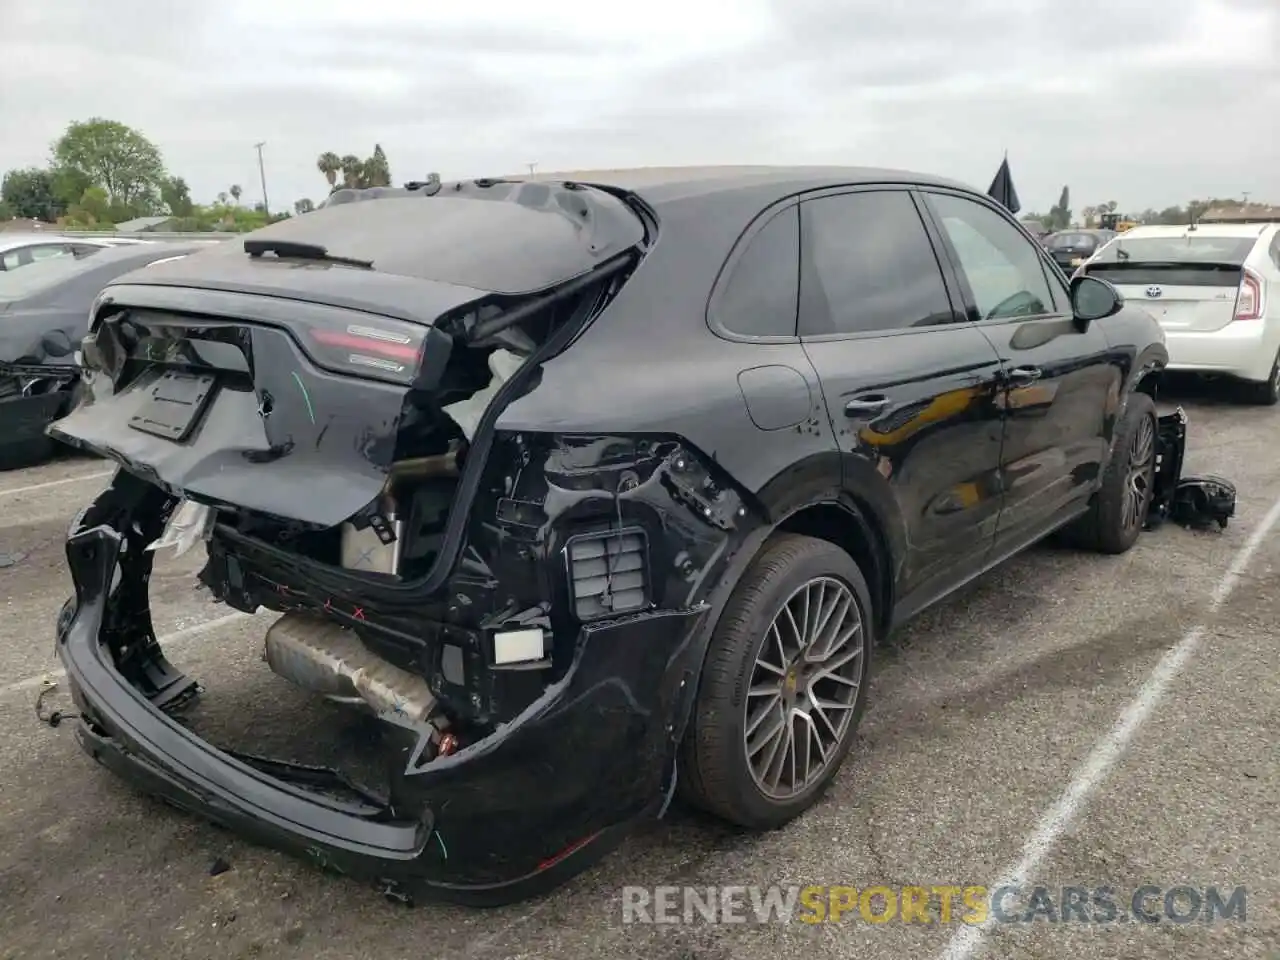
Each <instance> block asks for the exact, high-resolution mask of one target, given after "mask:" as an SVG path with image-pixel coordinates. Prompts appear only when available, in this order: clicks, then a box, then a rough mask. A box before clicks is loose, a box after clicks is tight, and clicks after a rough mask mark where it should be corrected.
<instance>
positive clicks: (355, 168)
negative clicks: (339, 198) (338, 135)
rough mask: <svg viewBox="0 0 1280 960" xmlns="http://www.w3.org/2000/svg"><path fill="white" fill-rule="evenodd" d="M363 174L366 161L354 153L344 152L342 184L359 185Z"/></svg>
mask: <svg viewBox="0 0 1280 960" xmlns="http://www.w3.org/2000/svg"><path fill="white" fill-rule="evenodd" d="M363 176H364V161H363V160H361V159H360V158H359V157H357V156H356V155H355V154H354V153H348V154H344V155H343V157H342V185H343V186H344V187H359V186H360V180H361V178H362V177H363Z"/></svg>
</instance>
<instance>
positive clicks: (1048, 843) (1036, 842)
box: [939, 500, 1280, 960]
mask: <svg viewBox="0 0 1280 960" xmlns="http://www.w3.org/2000/svg"><path fill="white" fill-rule="evenodd" d="M1277 522H1280V500H1277V501H1276V502H1275V503H1273V504H1272V505H1271V509H1270V510H1268V511H1267V515H1266V516H1265V517H1263V518H1262V522H1261V523H1259V524H1258V525H1257V526H1256V527H1255V528H1254V529H1253V532H1252V533H1251V534H1249V539H1248V540H1246V541H1245V544H1244V546H1243V547H1241V548H1240V551H1239V552H1238V553H1237V554H1236V555H1235V558H1234V559H1233V560H1232V561H1231V566H1230V567H1229V568H1228V569H1227V572H1226V574H1225V575H1224V576H1223V578H1222V579H1221V580H1220V581H1219V582H1218V585H1217V587H1216V588H1215V589H1214V591H1213V594H1212V596H1211V597H1210V600H1209V612H1210V613H1213V612H1216V611H1217V610H1218V608H1219V607H1221V606H1222V604H1224V603H1225V602H1226V601H1227V598H1228V597H1230V596H1231V592H1232V591H1233V590H1234V589H1235V588H1236V585H1237V584H1238V583H1239V582H1240V577H1241V576H1242V575H1243V574H1244V572H1245V569H1246V568H1247V567H1248V565H1249V561H1250V560H1252V559H1253V555H1254V554H1255V553H1256V552H1257V550H1258V547H1259V546H1260V545H1261V544H1262V541H1263V540H1265V539H1266V537H1267V535H1268V534H1269V533H1270V532H1271V528H1272V527H1274V526H1275V525H1276V523H1277ZM1206 629H1207V627H1206V626H1205V624H1199V625H1197V626H1195V627H1192V628H1191V629H1190V630H1188V631H1187V633H1186V635H1185V636H1183V638H1182V639H1181V640H1179V641H1178V643H1177V645H1176V646H1175V647H1173V648H1172V649H1171V650H1169V651H1168V652H1167V653H1165V655H1164V656H1163V657H1161V658H1160V662H1159V663H1157V664H1156V666H1155V669H1154V670H1152V671H1151V674H1150V675H1149V676H1148V677H1147V679H1146V680H1145V681H1144V682H1143V684H1142V687H1141V688H1140V689H1139V690H1138V695H1137V696H1136V697H1134V698H1133V700H1132V701H1130V703H1129V705H1128V706H1127V707H1125V709H1124V711H1123V712H1122V713H1121V714H1120V716H1119V718H1118V719H1117V720H1116V723H1115V726H1114V727H1112V728H1111V730H1110V732H1108V733H1107V735H1106V736H1105V737H1103V738H1102V739H1101V740H1099V741H1098V742H1097V743H1096V744H1095V745H1094V748H1093V750H1092V751H1090V753H1089V756H1088V757H1087V758H1086V759H1085V761H1084V763H1083V764H1081V766H1080V768H1079V769H1078V770H1076V772H1075V774H1074V776H1072V778H1071V781H1070V782H1069V783H1068V784H1067V788H1066V790H1065V791H1063V793H1062V796H1061V797H1059V798H1058V802H1057V803H1055V804H1054V805H1053V806H1052V807H1051V808H1050V809H1049V810H1048V811H1047V812H1046V813H1045V815H1044V816H1043V817H1042V818H1041V819H1040V823H1039V825H1038V826H1037V827H1036V830H1035V832H1034V833H1033V834H1031V836H1030V837H1028V838H1027V841H1026V843H1024V844H1023V847H1022V859H1020V860H1019V861H1018V862H1017V863H1016V864H1014V865H1013V866H1012V867H1010V868H1009V869H1008V870H1006V871H1005V873H1004V875H1003V876H1002V877H1001V878H1000V879H999V880H997V881H995V882H994V883H992V884H991V885H990V887H988V889H991V890H995V889H998V888H999V887H1002V886H1016V885H1018V884H1025V883H1027V882H1028V878H1029V877H1030V875H1031V874H1032V872H1033V871H1035V870H1036V869H1037V868H1038V867H1039V866H1040V864H1041V863H1042V862H1043V861H1044V859H1045V857H1046V856H1048V854H1049V852H1050V851H1051V850H1052V849H1053V846H1054V844H1055V843H1057V842H1058V839H1059V838H1060V837H1061V836H1062V833H1063V831H1064V830H1066V829H1067V827H1068V826H1069V825H1070V824H1071V822H1072V821H1073V820H1075V818H1076V817H1077V816H1079V814H1080V812H1081V811H1082V810H1083V809H1084V808H1085V806H1086V805H1087V804H1088V802H1089V795H1090V794H1092V793H1093V792H1094V791H1095V790H1096V789H1097V788H1098V787H1099V786H1100V785H1101V783H1102V782H1103V781H1104V780H1105V779H1106V778H1107V775H1108V774H1109V773H1110V772H1111V768H1112V767H1114V766H1115V765H1116V762H1117V761H1118V760H1119V759H1120V758H1121V756H1122V755H1123V754H1124V752H1125V750H1126V749H1127V748H1128V746H1129V742H1130V741H1131V740H1132V739H1133V737H1134V735H1135V734H1136V733H1137V732H1138V730H1139V729H1140V728H1141V727H1142V725H1143V724H1144V723H1145V722H1146V721H1147V719H1148V718H1149V717H1150V716H1151V713H1152V711H1153V710H1155V708H1156V707H1157V706H1158V705H1159V704H1160V701H1161V700H1162V699H1164V696H1165V694H1166V693H1167V692H1168V689H1169V684H1171V683H1172V682H1173V681H1174V680H1175V679H1176V678H1177V676H1178V674H1180V673H1181V672H1182V670H1183V668H1184V667H1185V666H1186V665H1187V662H1188V661H1189V660H1190V659H1191V658H1192V657H1193V656H1194V655H1195V653H1196V650H1197V649H1198V648H1199V646H1200V642H1201V640H1202V639H1203V638H1204V635H1205V631H1206ZM991 923H992V920H991V917H990V916H989V915H988V917H987V919H986V921H985V922H983V923H981V924H974V925H973V926H971V927H962V928H961V929H960V930H959V931H957V933H956V935H955V936H954V937H952V938H951V942H950V943H949V944H947V947H946V949H945V950H944V951H943V952H942V953H941V954H939V960H969V958H970V957H972V956H974V951H975V950H977V949H978V947H979V946H980V945H981V943H982V939H983V937H984V936H985V934H986V932H987V930H988V929H990V926H991Z"/></svg>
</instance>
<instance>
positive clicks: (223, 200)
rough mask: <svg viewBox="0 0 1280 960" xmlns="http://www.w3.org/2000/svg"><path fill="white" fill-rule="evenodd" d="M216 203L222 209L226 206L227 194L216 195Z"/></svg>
mask: <svg viewBox="0 0 1280 960" xmlns="http://www.w3.org/2000/svg"><path fill="white" fill-rule="evenodd" d="M218 203H219V205H221V206H224V207H225V206H226V205H227V194H226V192H225V191H224V192H222V193H220V194H218Z"/></svg>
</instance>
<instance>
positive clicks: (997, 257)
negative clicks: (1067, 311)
mask: <svg viewBox="0 0 1280 960" xmlns="http://www.w3.org/2000/svg"><path fill="white" fill-rule="evenodd" d="M929 203H930V205H931V206H932V207H933V209H934V212H935V213H936V214H937V217H938V223H939V225H940V226H941V227H942V230H943V232H945V233H946V235H947V239H948V240H950V242H951V246H952V249H954V250H955V252H956V256H957V257H958V258H959V260H960V267H961V269H962V270H963V271H964V275H965V279H966V280H968V281H969V289H970V290H971V291H972V292H973V299H974V303H975V304H976V305H977V308H978V317H979V318H980V319H983V320H995V319H1003V320H1010V319H1017V318H1020V317H1034V316H1041V315H1043V314H1046V313H1053V312H1054V300H1053V294H1051V293H1050V292H1049V281H1048V279H1047V277H1046V276H1045V269H1044V264H1043V261H1042V260H1041V259H1040V251H1039V250H1038V249H1037V247H1036V245H1035V244H1034V243H1032V242H1031V241H1029V240H1028V239H1027V238H1026V237H1024V236H1023V235H1022V233H1021V232H1019V231H1018V229H1017V228H1015V227H1014V226H1013V224H1012V223H1010V222H1009V221H1007V220H1006V219H1005V218H1004V217H1002V216H1001V215H1000V214H998V213H996V212H995V211H994V210H992V209H990V208H989V207H986V206H984V205H982V204H980V203H976V202H975V201H973V200H968V199H966V198H964V197H957V196H952V195H950V194H941V193H937V194H931V195H930V197H929Z"/></svg>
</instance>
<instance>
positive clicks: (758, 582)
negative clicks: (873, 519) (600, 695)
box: [677, 533, 875, 830]
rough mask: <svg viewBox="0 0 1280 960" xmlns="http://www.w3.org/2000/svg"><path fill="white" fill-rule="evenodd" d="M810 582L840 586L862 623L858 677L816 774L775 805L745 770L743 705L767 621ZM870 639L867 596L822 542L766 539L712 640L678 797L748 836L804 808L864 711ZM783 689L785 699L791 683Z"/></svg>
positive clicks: (843, 557) (837, 762)
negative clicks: (841, 723)
mask: <svg viewBox="0 0 1280 960" xmlns="http://www.w3.org/2000/svg"><path fill="white" fill-rule="evenodd" d="M818 578H823V579H824V580H827V581H837V583H838V584H842V585H843V586H845V587H848V588H849V592H850V593H851V594H852V597H853V602H854V604H856V606H857V615H858V616H859V617H860V618H861V622H862V628H861V632H860V633H859V634H856V635H855V637H860V639H861V656H860V660H859V658H858V657H856V656H855V657H854V658H853V661H852V663H853V666H852V669H853V670H854V671H856V673H855V674H854V676H855V677H856V678H857V679H858V687H857V690H856V692H855V693H854V694H853V696H855V697H856V699H855V700H854V701H853V703H852V707H851V709H849V715H850V718H849V720H848V722H847V727H846V729H845V730H844V732H843V734H842V735H841V737H840V739H839V740H838V741H837V742H835V743H834V744H833V745H832V750H831V751H830V753H829V759H828V760H827V762H826V767H825V769H823V770H822V772H821V773H820V774H816V775H815V779H814V781H813V782H812V783H809V784H807V785H806V786H804V788H803V789H801V790H799V791H796V792H795V793H794V795H792V796H790V797H788V798H785V799H778V798H775V797H770V796H769V795H768V794H766V793H765V792H764V791H763V790H761V789H760V787H759V786H758V784H757V782H756V779H755V777H754V776H753V774H752V772H751V768H750V765H749V762H748V757H747V748H746V739H745V735H746V733H747V730H746V708H745V706H744V701H745V700H746V699H747V689H748V687H749V685H750V683H751V682H752V674H753V672H754V671H755V670H756V661H757V657H760V656H762V647H763V643H764V640H765V637H766V633H767V631H769V628H770V625H771V624H772V622H773V619H774V617H775V616H777V615H778V614H779V613H780V611H781V608H782V606H783V604H785V603H786V602H787V600H788V598H789V597H791V596H792V595H793V594H794V593H795V591H797V590H798V589H800V588H802V587H803V586H804V585H805V584H806V583H809V582H810V581H814V580H817V579H818ZM874 632H875V621H874V616H873V607H872V603H871V592H870V590H869V589H868V588H867V582H866V579H865V578H864V577H863V575H862V572H861V571H860V570H859V569H858V565H857V564H856V563H855V562H854V561H853V558H852V557H850V556H849V555H848V554H847V553H845V552H844V551H843V550H841V549H840V548H839V547H837V546H835V545H834V544H831V543H828V542H827V541H825V540H818V539H815V538H813V537H804V536H799V535H796V534H789V533H787V534H777V535H775V536H774V537H772V538H771V539H770V540H769V541H768V542H767V543H766V544H765V546H764V548H763V549H762V550H761V551H760V554H759V556H757V557H756V558H755V560H754V561H752V564H751V566H750V567H748V569H747V570H746V572H745V573H744V574H743V575H742V578H741V579H740V580H739V581H738V584H737V586H736V587H735V588H734V590H733V593H732V595H731V596H730V598H729V601H728V603H727V604H726V606H725V608H724V611H723V613H722V614H721V616H720V619H719V622H718V623H717V624H716V627H715V632H714V633H713V634H712V637H711V643H710V646H709V648H708V650H707V658H706V662H705V664H704V666H703V671H702V676H701V678H700V680H699V685H698V693H697V699H696V701H695V703H694V707H693V711H692V716H691V718H690V721H689V727H688V729H687V730H686V732H685V737H684V740H683V743H682V745H681V753H680V767H679V773H678V778H677V784H678V787H679V790H680V793H681V795H682V797H683V798H684V799H685V800H686V801H687V802H689V803H691V804H692V805H694V806H696V807H700V808H702V809H704V810H706V811H708V812H709V813H712V814H714V815H716V816H718V817H721V818H722V819H724V820H727V821H729V822H731V823H735V824H738V825H740V826H744V827H748V828H752V829H757V830H768V829H774V828H777V827H780V826H782V825H783V824H785V823H787V822H788V821H790V820H792V819H794V818H795V817H797V816H799V815H800V814H801V813H803V812H804V811H806V810H808V809H809V808H810V807H812V806H813V804H814V803H816V802H817V800H818V799H819V798H820V797H821V795H822V793H823V792H824V791H825V790H826V788H827V787H828V786H829V785H830V783H831V781H832V780H833V779H834V777H835V775H836V773H838V772H839V770H840V767H841V765H842V764H843V763H844V759H845V757H846V756H847V754H848V752H849V749H850V747H851V746H852V744H853V741H854V737H855V734H856V731H857V728H858V723H859V721H860V720H861V717H862V713H863V710H864V709H865V707H866V696H867V682H868V676H869V672H868V671H869V665H870V659H871V650H872V648H873V647H874V645H875V636H874ZM852 643H856V640H855V641H851V644H852ZM849 649H851V650H852V649H854V647H853V646H852V645H851V647H850V648H849ZM791 689H792V691H793V694H794V691H795V686H794V684H793V685H792V687H791ZM783 715H784V716H785V715H786V712H785V707H784V708H783ZM789 722H791V723H793V724H794V721H789ZM828 729H830V728H828ZM806 749H809V748H808V741H807V740H806Z"/></svg>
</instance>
